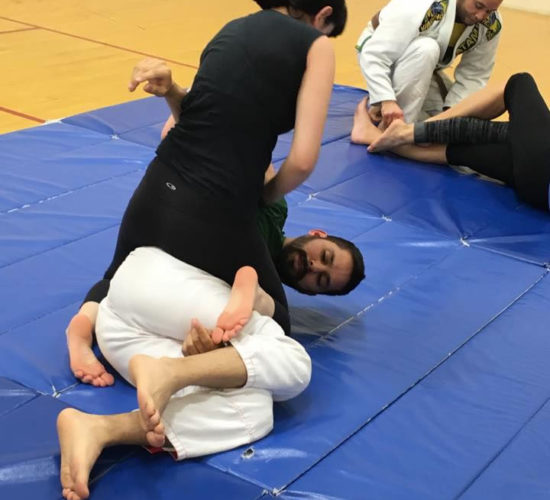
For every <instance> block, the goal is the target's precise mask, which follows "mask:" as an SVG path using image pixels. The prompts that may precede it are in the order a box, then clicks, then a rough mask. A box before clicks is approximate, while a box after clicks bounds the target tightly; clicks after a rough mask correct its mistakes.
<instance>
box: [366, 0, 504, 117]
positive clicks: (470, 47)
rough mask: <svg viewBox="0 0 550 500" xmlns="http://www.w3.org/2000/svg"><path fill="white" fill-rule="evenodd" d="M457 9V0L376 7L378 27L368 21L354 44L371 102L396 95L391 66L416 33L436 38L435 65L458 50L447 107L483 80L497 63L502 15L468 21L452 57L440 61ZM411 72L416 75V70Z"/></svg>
mask: <svg viewBox="0 0 550 500" xmlns="http://www.w3.org/2000/svg"><path fill="white" fill-rule="evenodd" d="M455 15H456V0H438V1H435V2H434V1H433V0H391V1H390V2H389V3H388V4H387V5H386V6H385V7H384V8H383V9H382V10H381V11H380V15H379V25H378V27H377V28H376V29H374V27H373V26H372V22H369V24H368V26H367V27H366V28H365V29H364V30H363V32H362V33H361V36H360V37H359V40H358V43H357V46H356V49H357V50H358V51H359V63H360V65H361V68H362V70H363V74H364V75H365V78H366V80H367V86H368V89H369V93H370V97H371V102H372V103H378V102H380V101H386V100H396V99H395V92H394V90H393V88H392V81H391V74H392V66H393V64H394V63H395V62H396V61H397V60H398V59H399V57H400V56H401V55H402V54H403V52H404V51H405V49H406V48H407V47H408V46H409V44H410V43H411V42H412V40H414V39H415V38H417V37H430V38H432V39H434V40H436V41H437V43H438V44H439V47H440V58H439V63H438V64H437V66H436V67H435V68H434V70H436V69H442V68H445V67H447V66H449V65H450V64H451V63H452V61H453V59H454V58H455V57H456V56H458V55H460V54H462V60H461V61H460V63H459V65H458V66H457V68H456V70H455V75H454V76H455V83H454V84H453V85H452V87H451V88H450V89H449V93H448V94H447V97H446V99H445V102H444V106H445V107H448V106H452V105H454V104H456V103H457V102H459V101H461V100H462V99H464V98H465V97H466V96H468V95H469V94H471V93H473V92H475V91H476V90H479V89H480V88H482V87H484V86H485V84H486V83H487V81H488V80H489V76H490V75H491V71H492V69H493V66H494V64H495V55H496V50H497V46H498V42H499V38H500V30H501V28H502V19H501V17H500V15H499V14H498V12H495V13H493V14H491V15H490V16H489V18H488V19H487V20H485V21H483V22H482V23H478V24H475V25H474V26H467V27H466V29H465V30H464V33H463V34H462V35H461V36H460V38H459V39H458V41H457V43H456V45H455V47H454V51H453V54H452V57H450V58H449V60H447V61H444V60H443V59H444V56H445V53H446V51H447V47H448V45H449V39H450V37H451V34H452V31H453V27H454V23H455ZM411 78H413V79H414V78H415V75H411Z"/></svg>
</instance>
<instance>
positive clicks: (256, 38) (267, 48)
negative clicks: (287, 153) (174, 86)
mask: <svg viewBox="0 0 550 500" xmlns="http://www.w3.org/2000/svg"><path fill="white" fill-rule="evenodd" d="M320 35H321V33H320V32H319V31H317V30H316V29H314V28H312V27H311V26H309V25H307V24H305V23H303V22H300V21H297V20H295V19H293V18H291V17H290V16H287V15H284V14H281V13H279V12H276V11H273V10H262V11H260V12H258V13H256V14H252V15H250V16H247V17H244V18H240V19H236V20H234V21H232V22H230V23H229V24H227V25H226V26H225V27H224V28H223V29H222V30H221V31H220V32H219V33H218V34H217V35H216V36H215V37H214V38H213V39H212V41H211V42H210V43H209V44H208V45H207V47H206V48H205V50H204V52H203V54H202V56H201V65H200V68H199V71H198V73H197V75H196V77H195V80H194V82H193V87H192V89H191V91H190V92H189V94H188V95H187V96H186V97H185V99H184V101H183V103H182V108H181V116H180V121H179V123H178V124H177V125H176V127H175V128H174V129H173V130H172V131H171V132H170V133H169V134H168V136H167V137H166V139H165V140H164V141H163V143H162V144H161V145H160V146H159V148H158V154H159V157H160V159H161V160H162V161H163V162H164V163H166V164H169V165H172V166H173V167H174V168H176V170H177V171H178V173H179V174H180V175H181V176H182V177H183V179H184V180H185V181H187V182H189V183H191V184H193V185H194V186H195V187H196V188H197V189H200V190H202V191H206V192H208V193H210V194H212V195H214V196H216V197H218V196H223V197H230V198H233V199H237V200H240V202H244V203H246V204H249V203H252V204H257V202H258V196H259V194H260V192H261V188H262V185H263V176H264V171H265V169H266V167H267V166H268V164H269V162H270V161H271V152H272V150H273V147H274V146H275V143H276V140H277V136H278V135H279V134H280V133H283V132H286V131H288V130H290V129H292V128H293V126H294V119H295V112H296V99H297V94H298V91H299V88H300V85H301V82H302V76H303V73H304V71H305V68H306V60H307V53H308V50H309V48H310V46H311V44H312V43H313V41H314V40H315V39H316V38H317V37H319V36H320ZM239 204H241V203H239Z"/></svg>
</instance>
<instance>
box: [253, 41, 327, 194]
mask: <svg viewBox="0 0 550 500" xmlns="http://www.w3.org/2000/svg"><path fill="white" fill-rule="evenodd" d="M333 81H334V49H333V48H332V45H331V43H330V41H329V40H328V38H327V37H324V36H323V37H320V38H318V39H317V40H315V42H313V44H312V45H311V48H310V49H309V52H308V55H307V66H306V71H305V72H304V76H303V78H302V84H301V86H300V90H299V92H298V100H297V104H296V121H295V125H294V138H293V140H292V145H291V147H290V152H289V154H288V156H287V158H286V160H285V161H284V162H283V164H282V165H281V168H280V169H279V172H278V173H277V175H275V177H273V179H272V180H271V181H270V182H268V183H267V184H266V186H265V188H264V201H265V202H266V203H272V202H274V201H276V200H278V199H279V198H281V197H283V196H284V195H285V194H286V193H289V192H290V191H292V190H293V189H295V188H296V187H298V186H299V185H300V184H301V183H302V182H304V181H305V180H306V179H307V178H308V177H309V175H310V174H311V172H312V171H313V169H314V167H315V164H316V163H317V158H318V156H319V150H320V148H321V139H322V137H323V130H324V127H325V121H326V117H327V111H328V106H329V102H330V95H331V92H332V85H333Z"/></svg>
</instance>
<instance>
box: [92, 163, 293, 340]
mask: <svg viewBox="0 0 550 500" xmlns="http://www.w3.org/2000/svg"><path fill="white" fill-rule="evenodd" d="M141 246H154V247H158V248H161V249H162V250H164V251H165V252H167V253H169V254H170V255H172V256H174V257H176V258H177V259H179V260H181V261H183V262H186V263H187V264H190V265H192V266H195V267H198V268H199V269H203V270H204V271H206V272H208V273H210V274H212V275H214V276H216V277H218V278H220V279H222V280H224V281H225V282H227V283H228V284H230V285H231V284H232V283H233V280H234V278H235V273H236V272H237V270H238V269H239V268H240V267H242V266H245V265H249V266H252V267H253V268H254V269H255V270H256V271H257V273H258V281H259V284H260V286H261V287H262V288H263V289H264V290H265V291H266V293H268V294H269V295H270V296H271V297H272V298H273V299H274V301H275V314H274V316H273V319H275V321H277V323H279V325H281V327H282V328H283V330H284V331H285V333H287V334H288V333H289V332H290V319H289V314H288V305H287V301H286V297H285V293H284V290H283V287H282V285H281V281H280V278H279V275H278V273H277V271H276V269H275V266H274V264H273V261H272V259H271V256H270V254H269V251H268V249H267V246H266V244H265V242H264V240H263V238H262V236H261V234H260V232H259V230H258V227H257V223H256V207H252V206H251V205H250V203H249V204H248V205H246V204H244V203H239V202H238V201H235V200H229V199H228V200H220V199H219V197H214V196H209V195H208V193H207V192H204V191H200V190H194V189H192V188H190V187H189V186H188V184H187V183H186V182H184V181H183V180H182V179H181V177H180V176H179V175H178V174H177V173H176V172H175V170H174V169H172V168H171V167H168V166H166V165H164V164H163V163H162V162H161V161H160V160H159V159H158V158H155V159H154V160H153V161H152V162H151V164H150V165H149V167H148V169H147V172H146V173H145V176H144V177H143V179H142V181H141V183H140V184H139V186H138V187H137V189H136V191H135V192H134V194H133V196H132V198H131V199H130V202H129V203H128V206H127V208H126V212H125V213H124V217H123V218H122V223H121V226H120V230H119V234H118V240H117V245H116V249H115V254H114V257H113V261H112V262H111V265H110V266H109V268H108V269H107V271H106V272H105V275H104V279H103V280H102V281H100V282H99V283H97V284H96V285H94V287H93V288H92V289H91V290H90V291H89V292H88V295H87V297H86V299H85V300H86V301H90V300H91V301H95V302H99V301H101V300H102V299H103V298H104V297H105V296H106V295H107V291H108V289H109V280H110V279H111V278H112V277H113V275H114V274H115V272H116V270H117V269H118V267H119V266H120V264H122V262H123V261H124V259H125V258H126V256H127V255H128V254H129V253H130V252H131V251H132V250H134V249H135V248H137V247H141ZM204 300H208V297H205V298H204ZM182 307H185V304H182Z"/></svg>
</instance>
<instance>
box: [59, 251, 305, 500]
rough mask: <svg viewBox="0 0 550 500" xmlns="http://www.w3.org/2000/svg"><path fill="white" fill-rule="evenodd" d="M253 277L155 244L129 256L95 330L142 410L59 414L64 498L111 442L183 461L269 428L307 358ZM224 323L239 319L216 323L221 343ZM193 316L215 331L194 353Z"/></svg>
mask: <svg viewBox="0 0 550 500" xmlns="http://www.w3.org/2000/svg"><path fill="white" fill-rule="evenodd" d="M257 280H258V277H257V274H256V272H255V271H254V269H253V268H251V267H249V266H246V267H243V268H241V269H239V271H238V272H237V274H236V276H235V282H234V284H233V288H232V289H231V288H230V287H229V285H227V283H225V282H224V281H222V280H220V279H218V278H216V277H214V276H212V275H211V274H209V273H207V272H205V271H203V270H201V269H198V268H196V267H193V266H191V265H189V264H186V263H185V262H182V261H180V260H178V259H176V258H175V257H172V256H171V255H170V254H168V253H166V252H164V251H163V250H161V249H159V248H155V247H139V248H137V249H136V250H134V251H133V252H131V253H130V254H129V255H128V257H127V258H126V260H125V261H124V262H123V263H122V264H121V266H120V267H119V268H118V270H117V271H116V273H115V275H114V277H113V279H112V280H111V284H110V288H109V293H108V295H107V297H106V298H105V299H103V300H102V302H101V304H100V306H99V312H98V318H97V325H96V333H97V341H98V344H99V347H100V349H101V351H102V353H103V355H104V356H105V358H106V359H107V360H108V361H109V362H110V363H111V364H112V365H113V367H114V368H115V369H116V370H117V371H118V373H119V374H120V375H121V376H122V377H124V378H125V379H126V380H127V381H128V382H130V383H131V384H133V385H135V386H136V388H137V400H138V406H139V411H133V412H129V413H122V414H118V415H94V414H88V413H83V412H80V411H78V410H76V409H73V408H67V409H64V410H63V411H62V412H61V413H60V415H59V417H58V422H57V426H58V434H59V441H60V445H61V470H60V475H61V483H62V487H63V497H65V498H67V499H69V500H81V499H82V498H88V496H89V489H88V477H89V473H90V470H91V468H92V466H93V464H94V463H95V461H96V460H97V458H98V456H99V454H100V453H101V451H102V450H103V449H104V448H106V447H108V446H113V445H115V444H135V445H141V446H147V447H150V448H154V449H159V448H160V449H162V450H165V451H169V452H171V453H172V454H173V456H174V457H175V458H176V459H177V460H183V459H185V458H191V457H196V456H200V455H206V454H210V453H216V452H220V451H224V450H228V449H230V448H234V447H236V446H240V445H243V444H247V443H250V442H252V441H255V440H257V439H260V438H262V437H263V436H265V435H266V434H268V433H269V432H270V431H271V429H272V428H273V401H283V400H286V399H290V398H292V397H294V396H296V395H298V394H299V393H300V392H302V391H303V390H304V389H305V388H306V387H307V386H308V384H309V381H310V377H311V359H310V358H309V356H308V354H307V352H306V351H305V349H304V348H303V347H302V346H301V345H300V344H299V343H298V342H296V341H295V340H293V339H291V338H290V337H288V336H286V335H285V334H284V331H283V329H282V328H281V327H280V326H279V325H278V324H277V323H276V322H275V321H274V320H273V319H272V318H270V317H269V316H263V315H261V314H259V313H258V312H257V311H256V310H252V308H253V307H254V308H258V303H257V302H255V300H256V298H257V297H258V295H257V288H258V287H257V283H258V281H257ZM260 304H261V303H260ZM259 308H260V309H261V305H260V306H259ZM224 322H225V323H226V324H231V325H235V324H236V325H238V326H237V327H236V328H234V329H232V330H230V331H229V330H226V331H223V332H217V333H220V334H221V335H222V337H223V338H224V340H227V339H228V338H230V344H229V343H227V344H226V346H225V347H221V348H218V347H219V346H216V345H214V343H213V342H212V341H211V338H210V337H211V336H212V337H213V336H214V334H215V333H216V332H214V331H215V330H216V329H218V327H219V325H220V324H223V323H224ZM199 324H200V325H199ZM243 324H244V326H243ZM189 325H195V326H197V325H199V326H200V328H198V330H200V329H201V328H206V329H207V330H211V332H208V333H207V334H206V335H204V336H202V337H201V336H200V335H199V337H197V338H195V342H194V346H195V347H199V349H198V351H196V352H199V353H198V354H194V355H183V353H182V343H183V346H185V340H186V339H185V334H182V332H186V331H187V330H188V327H189ZM239 330H240V331H239ZM195 333H196V332H195ZM226 334H229V335H228V336H226ZM235 334H238V335H237V336H234V335H235ZM197 339H199V340H202V342H210V345H209V346H206V345H202V344H201V342H200V341H198V340H197ZM222 345H223V344H222ZM184 350H185V349H184ZM154 451H156V450H154Z"/></svg>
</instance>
